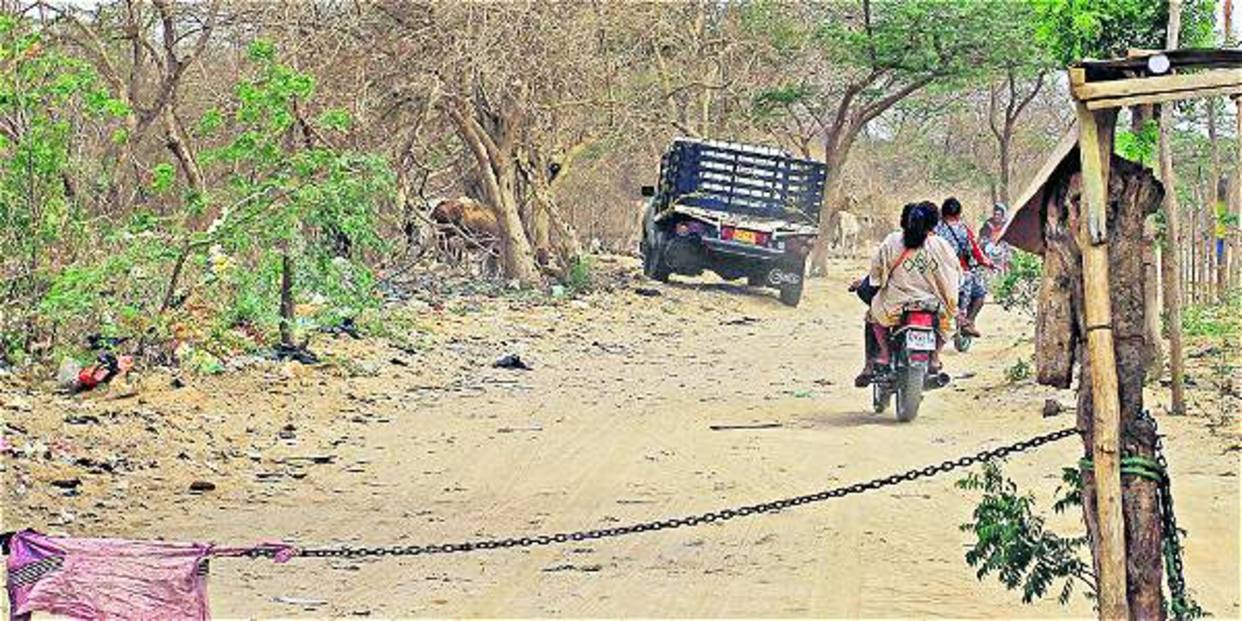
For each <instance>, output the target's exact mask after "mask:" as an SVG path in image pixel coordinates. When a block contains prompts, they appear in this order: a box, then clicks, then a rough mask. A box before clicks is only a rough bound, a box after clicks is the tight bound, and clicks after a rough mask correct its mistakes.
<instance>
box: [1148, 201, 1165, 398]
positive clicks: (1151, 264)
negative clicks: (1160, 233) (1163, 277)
mask: <svg viewBox="0 0 1242 621" xmlns="http://www.w3.org/2000/svg"><path fill="white" fill-rule="evenodd" d="M1156 237H1157V236H1156V221H1155V218H1154V217H1153V216H1148V217H1147V218H1146V219H1145V220H1144V221H1143V281H1144V282H1145V283H1147V286H1146V287H1144V289H1143V291H1144V303H1143V317H1144V318H1145V320H1146V321H1145V325H1146V330H1145V331H1144V334H1145V335H1146V336H1145V340H1146V341H1147V358H1148V361H1149V364H1148V366H1147V374H1146V376H1147V381H1148V382H1154V381H1156V380H1158V379H1160V376H1161V375H1163V374H1164V347H1162V346H1161V342H1160V341H1161V332H1160V286H1159V285H1160V254H1159V253H1158V252H1157V251H1156V248H1158V247H1159V245H1158V240H1157V238H1156Z"/></svg>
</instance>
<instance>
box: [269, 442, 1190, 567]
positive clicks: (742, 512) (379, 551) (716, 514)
mask: <svg viewBox="0 0 1242 621" xmlns="http://www.w3.org/2000/svg"><path fill="white" fill-rule="evenodd" d="M1077 434H1078V430H1077V429H1075V428H1073V427H1071V428H1068V429H1062V430H1060V431H1054V432H1052V433H1046V434H1043V435H1039V436H1035V437H1033V438H1030V439H1028V440H1022V441H1020V442H1015V443H1013V444H1010V445H1007V446H1001V447H997V448H994V449H988V450H984V451H980V452H978V453H975V454H974V455H967V456H965V457H960V458H958V459H955V460H949V461H944V462H941V463H939V464H933V465H930V466H925V467H923V468H915V469H912V470H907V471H906V472H903V473H900V474H893V475H889V476H886V477H881V478H878V479H872V480H870V481H866V482H863V483H853V484H851V485H846V486H843V487H837V488H833V489H828V490H823V491H820V492H815V493H813V494H805V495H802V496H793V497H790V498H782V499H780V500H773V501H769V502H762V503H758V504H751V505H742V506H739V507H734V508H731V509H723V510H718V511H708V512H706V513H699V514H695V515H688V516H684V517H675V518H669V519H664V520H652V521H648V522H639V523H637V524H630V525H627V526H615V527H611V528H596V529H591V530H581V531H574V532H564V533H556V534H553V535H535V536H526V537H519V538H507V539H481V540H475V541H464V542H461V543H445V544H438V545H437V544H428V545H408V546H388V547H371V548H368V547H350V546H341V547H333V548H303V549H300V550H298V552H297V554H298V555H299V556H308V557H335V558H360V557H368V556H420V555H428V554H454V553H459V552H471V551H474V550H500V549H506V548H528V547H532V546H546V545H550V544H554V543H569V542H579V541H593V540H596V539H604V538H610V537H621V536H624V535H632V534H635V533H645V532H650V531H657V530H669V529H675V528H685V527H690V526H698V525H700V524H711V523H713V522H724V521H728V520H732V519H735V518H740V517H746V516H749V515H757V514H764V513H773V512H776V511H780V510H782V509H788V508H791V507H797V506H801V505H805V504H810V503H813V502H823V501H825V500H830V499H832V498H841V497H843V496H850V495H853V494H860V493H862V492H866V491H870V490H877V489H881V488H885V487H889V486H892V485H896V484H898V483H902V482H905V481H914V480H916V479H921V478H926V477H931V476H935V475H937V474H943V473H945V472H949V471H952V470H956V469H958V468H965V467H967V466H971V465H974V464H976V463H981V462H985V461H990V460H993V459H999V458H1002V457H1006V456H1008V455H1012V454H1014V453H1021V452H1023V451H1028V450H1030V449H1033V448H1036V447H1039V446H1043V445H1044V444H1048V443H1049V442H1055V441H1057V440H1061V439H1064V438H1068V437H1070V436H1073V435H1077ZM1170 510H1171V509H1170ZM250 556H271V552H270V551H265V550H255V551H252V552H251V553H250ZM1179 565H1180V559H1179Z"/></svg>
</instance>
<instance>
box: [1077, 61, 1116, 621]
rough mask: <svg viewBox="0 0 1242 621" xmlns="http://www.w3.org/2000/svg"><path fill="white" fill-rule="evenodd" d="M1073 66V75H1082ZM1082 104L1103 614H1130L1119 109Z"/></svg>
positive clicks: (1083, 241) (1085, 266) (1083, 243)
mask: <svg viewBox="0 0 1242 621" xmlns="http://www.w3.org/2000/svg"><path fill="white" fill-rule="evenodd" d="M1082 77H1083V76H1082V73H1081V70H1071V81H1074V80H1075V79H1077V80H1078V81H1081V80H1082ZM1076 106H1077V109H1078V126H1079V128H1080V129H1081V134H1080V137H1079V142H1078V145H1079V152H1080V154H1081V157H1082V185H1083V206H1084V207H1085V210H1086V217H1085V218H1081V222H1080V229H1081V230H1080V231H1079V246H1080V247H1081V248H1082V272H1083V294H1084V295H1083V297H1084V301H1085V306H1086V309H1085V310H1086V331H1087V355H1088V357H1089V359H1090V365H1091V366H1090V368H1091V373H1090V375H1091V399H1092V405H1093V406H1094V410H1095V412H1094V420H1093V421H1092V431H1093V433H1092V437H1093V440H1094V441H1093V444H1092V449H1091V459H1092V461H1093V462H1094V479H1095V493H1096V514H1097V519H1098V524H1099V540H1098V541H1096V542H1095V543H1096V549H1095V551H1096V555H1097V559H1098V561H1099V562H1098V567H1099V574H1100V575H1099V576H1098V577H1097V578H1098V583H1097V587H1098V590H1099V605H1100V610H1099V613H1100V618H1101V619H1109V620H1112V619H1128V618H1129V617H1130V613H1129V604H1128V602H1127V599H1126V598H1127V595H1126V538H1125V518H1124V517H1123V512H1122V504H1121V461H1120V452H1119V445H1120V436H1121V406H1120V402H1119V398H1118V392H1117V359H1116V354H1115V352H1114V349H1113V331H1112V308H1111V296H1110V295H1109V280H1108V278H1109V276H1108V243H1107V241H1108V227H1107V223H1108V173H1109V165H1110V160H1111V158H1112V152H1113V128H1114V125H1115V124H1116V122H1117V111H1116V110H1101V111H1097V112H1092V111H1090V110H1088V109H1087V107H1086V105H1085V104H1082V103H1078V104H1076Z"/></svg>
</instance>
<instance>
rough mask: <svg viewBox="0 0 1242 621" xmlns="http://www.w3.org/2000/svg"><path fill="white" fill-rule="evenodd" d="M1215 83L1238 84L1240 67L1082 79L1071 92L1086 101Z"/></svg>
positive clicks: (1240, 81)
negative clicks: (1137, 76)
mask: <svg viewBox="0 0 1242 621" xmlns="http://www.w3.org/2000/svg"><path fill="white" fill-rule="evenodd" d="M1218 86H1242V69H1215V70H1212V71H1204V72H1201V73H1183V74H1178V75H1160V76H1153V77H1149V78H1129V79H1126V80H1105V81H1100V82H1083V83H1081V84H1074V85H1073V89H1072V93H1073V95H1074V98H1075V99H1078V100H1079V101H1087V100H1091V99H1104V98H1109V97H1129V96H1131V95H1151V94H1154V93H1165V92H1170V91H1189V90H1197V89H1202V88H1215V87H1218Z"/></svg>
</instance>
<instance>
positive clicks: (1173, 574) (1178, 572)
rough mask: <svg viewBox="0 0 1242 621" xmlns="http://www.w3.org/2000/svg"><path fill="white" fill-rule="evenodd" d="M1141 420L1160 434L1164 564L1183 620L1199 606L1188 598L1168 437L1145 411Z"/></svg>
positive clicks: (1176, 615) (1175, 610) (1177, 612)
mask: <svg viewBox="0 0 1242 621" xmlns="http://www.w3.org/2000/svg"><path fill="white" fill-rule="evenodd" d="M1139 420H1141V421H1144V422H1146V423H1147V424H1149V425H1151V428H1152V432H1153V433H1154V434H1155V436H1156V446H1155V449H1156V451H1155V452H1156V463H1157V464H1159V466H1160V474H1161V475H1162V476H1161V477H1160V480H1159V483H1158V485H1159V488H1158V489H1159V494H1160V498H1159V500H1160V525H1161V530H1163V531H1164V546H1163V547H1164V565H1165V573H1166V574H1168V577H1167V580H1168V583H1169V600H1170V609H1171V612H1172V613H1173V617H1174V618H1176V619H1182V618H1186V617H1191V616H1197V615H1195V611H1196V610H1197V609H1198V606H1197V605H1196V604H1194V603H1193V602H1191V601H1189V600H1188V599H1186V576H1185V574H1184V573H1183V569H1182V533H1181V530H1180V529H1179V528H1178V526H1177V516H1176V515H1174V514H1173V486H1172V481H1171V477H1170V476H1169V464H1168V462H1167V461H1166V460H1165V458H1164V440H1163V439H1162V437H1161V435H1160V430H1159V428H1158V427H1157V426H1156V419H1155V418H1154V417H1152V415H1151V414H1150V413H1149V412H1147V411H1146V410H1144V411H1143V412H1142V413H1141V414H1140V415H1139Z"/></svg>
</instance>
